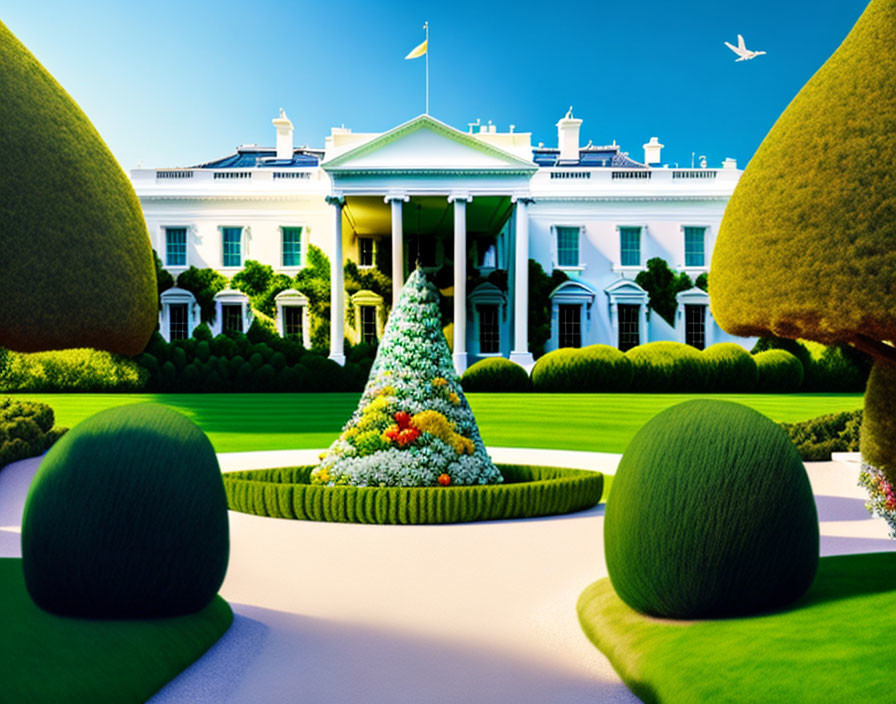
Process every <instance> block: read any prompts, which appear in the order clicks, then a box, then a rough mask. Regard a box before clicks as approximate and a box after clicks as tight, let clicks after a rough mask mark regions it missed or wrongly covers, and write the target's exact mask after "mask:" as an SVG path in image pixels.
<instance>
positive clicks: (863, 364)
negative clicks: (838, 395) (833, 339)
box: [802, 342, 872, 391]
mask: <svg viewBox="0 0 896 704" xmlns="http://www.w3.org/2000/svg"><path fill="white" fill-rule="evenodd" d="M805 344H806V347H807V348H808V350H809V353H810V355H811V359H810V362H809V366H808V367H806V368H805V372H806V376H805V377H804V379H803V385H802V390H803V391H864V390H865V385H866V383H867V382H868V374H869V373H870V372H871V363H872V360H871V358H870V357H869V356H868V355H866V354H864V353H862V352H859V351H858V350H857V349H855V348H853V347H850V346H849V345H833V346H830V347H826V346H825V345H822V344H819V343H817V342H807V343H805Z"/></svg>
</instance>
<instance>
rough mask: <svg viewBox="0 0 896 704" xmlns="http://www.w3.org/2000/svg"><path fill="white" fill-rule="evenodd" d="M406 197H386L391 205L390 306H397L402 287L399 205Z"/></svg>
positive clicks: (402, 270) (401, 233)
mask: <svg viewBox="0 0 896 704" xmlns="http://www.w3.org/2000/svg"><path fill="white" fill-rule="evenodd" d="M408 200H409V197H408V196H392V195H389V196H386V202H388V203H391V204H392V305H393V306H396V305H398V297H399V296H401V288H402V286H404V230H403V228H402V223H401V210H402V208H401V204H402V203H404V202H407V201H408Z"/></svg>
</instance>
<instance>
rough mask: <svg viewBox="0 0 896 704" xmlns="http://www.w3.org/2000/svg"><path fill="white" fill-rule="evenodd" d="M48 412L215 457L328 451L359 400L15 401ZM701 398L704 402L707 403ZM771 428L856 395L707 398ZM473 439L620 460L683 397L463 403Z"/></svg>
mask: <svg viewBox="0 0 896 704" xmlns="http://www.w3.org/2000/svg"><path fill="white" fill-rule="evenodd" d="M16 396H18V397H20V398H23V399H34V400H37V401H43V402H44V403H48V404H50V406H52V407H53V409H54V410H55V411H56V418H57V423H58V424H60V425H64V426H68V427H71V426H73V425H75V424H76V423H78V422H79V421H81V420H83V419H84V418H86V417H87V416H89V415H91V414H93V413H96V412H97V411H100V410H102V409H104V408H109V407H111V406H117V405H121V404H125V403H145V402H155V403H163V404H165V405H167V406H170V407H172V408H174V409H176V410H178V411H180V412H182V413H184V414H186V415H187V416H189V417H190V418H192V419H193V420H194V421H196V423H198V424H199V426H200V427H201V428H202V429H203V430H204V431H205V432H206V433H208V436H209V438H211V441H212V443H213V444H214V446H215V449H216V450H218V451H219V452H240V451H248V450H284V449H303V448H323V447H327V446H328V445H329V444H330V443H331V442H332V441H333V440H334V439H335V438H336V436H337V434H338V433H339V431H340V429H341V428H342V426H343V424H344V423H345V422H346V421H347V420H348V418H349V416H350V415H351V413H352V412H353V411H354V410H355V407H356V405H357V403H358V397H359V394H351V393H334V394H16ZM707 397H710V396H707ZM711 397H712V398H725V399H729V400H732V401H737V402H739V403H743V404H745V405H747V406H750V407H751V408H755V409H756V410H758V411H760V412H762V413H764V414H766V415H767V416H769V417H770V418H771V419H772V420H776V421H786V422H793V421H798V420H806V419H808V418H814V417H815V416H819V415H822V414H824V413H835V412H839V411H847V410H853V409H856V408H861V406H862V395H861V394H741V395H738V394H731V395H726V394H715V395H712V396H711ZM468 398H469V399H470V405H471V406H472V407H473V412H474V413H475V414H476V418H477V420H478V422H479V427H480V430H481V432H482V437H483V439H484V440H485V443H486V444H487V445H491V446H494V447H536V448H552V449H557V450H587V451H592V452H617V453H619V452H622V451H623V450H625V447H626V445H627V444H628V441H629V440H631V438H632V436H633V435H634V434H635V433H636V432H637V431H638V429H639V428H640V427H641V426H642V425H644V423H646V422H647V421H648V420H650V419H651V418H652V417H653V416H655V415H656V414H657V413H659V412H660V411H662V410H663V409H664V408H667V407H669V406H671V405H674V404H676V403H681V402H682V401H686V400H688V399H692V398H698V396H694V395H689V394H469V396H468Z"/></svg>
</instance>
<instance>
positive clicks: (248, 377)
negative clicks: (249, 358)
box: [233, 355, 261, 391]
mask: <svg viewBox="0 0 896 704" xmlns="http://www.w3.org/2000/svg"><path fill="white" fill-rule="evenodd" d="M260 358H261V355H259V359H260ZM259 366H261V365H259ZM254 371H255V368H254V367H253V366H252V365H251V364H250V363H249V362H245V363H244V364H243V366H241V367H240V368H239V369H237V370H236V374H234V375H233V388H234V391H250V390H251V387H252V373H253V372H254Z"/></svg>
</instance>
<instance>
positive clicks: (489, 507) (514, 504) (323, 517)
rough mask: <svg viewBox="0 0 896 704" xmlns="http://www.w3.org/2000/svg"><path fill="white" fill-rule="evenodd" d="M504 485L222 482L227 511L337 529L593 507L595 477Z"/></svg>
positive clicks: (517, 476) (599, 485) (249, 477)
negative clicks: (326, 523)
mask: <svg viewBox="0 0 896 704" xmlns="http://www.w3.org/2000/svg"><path fill="white" fill-rule="evenodd" d="M498 468H499V469H500V470H501V473H502V475H503V476H504V483H503V484H491V485H487V486H457V487H447V488H446V487H415V488H410V487H354V486H322V485H320V484H310V483H309V481H310V479H309V478H310V475H311V470H312V469H314V467H313V466H311V467H287V468H283V469H256V470H248V471H243V472H228V473H227V474H225V475H224V486H225V488H226V490H227V501H228V505H229V506H230V508H231V509H232V510H234V511H241V512H243V513H251V514H254V515H257V516H270V517H273V518H292V519H298V520H306V521H334V522H340V523H375V524H426V523H462V522H468V521H488V520H506V519H511V518H530V517H533V516H553V515H557V514H562V513H572V512H573V511H581V510H583V509H586V508H590V507H592V506H594V505H595V504H597V503H598V501H600V498H601V494H602V493H603V485H604V477H603V475H602V474H601V473H600V472H591V471H588V470H584V469H561V468H559V467H530V466H523V465H503V464H502V465H498Z"/></svg>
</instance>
